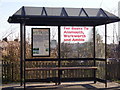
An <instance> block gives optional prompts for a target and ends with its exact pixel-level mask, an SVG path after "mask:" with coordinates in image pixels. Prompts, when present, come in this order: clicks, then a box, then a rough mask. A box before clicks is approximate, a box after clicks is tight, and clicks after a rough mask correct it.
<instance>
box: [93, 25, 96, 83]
mask: <svg viewBox="0 0 120 90" xmlns="http://www.w3.org/2000/svg"><path fill="white" fill-rule="evenodd" d="M93 44H94V45H93V46H94V48H93V49H94V50H93V58H94V66H96V60H95V57H96V52H95V26H93ZM94 83H96V70H94Z"/></svg>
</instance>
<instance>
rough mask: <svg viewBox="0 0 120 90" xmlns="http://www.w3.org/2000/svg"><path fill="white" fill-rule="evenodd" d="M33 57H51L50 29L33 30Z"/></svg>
mask: <svg viewBox="0 0 120 90" xmlns="http://www.w3.org/2000/svg"><path fill="white" fill-rule="evenodd" d="M32 56H33V57H34V56H35V57H38V56H50V28H32Z"/></svg>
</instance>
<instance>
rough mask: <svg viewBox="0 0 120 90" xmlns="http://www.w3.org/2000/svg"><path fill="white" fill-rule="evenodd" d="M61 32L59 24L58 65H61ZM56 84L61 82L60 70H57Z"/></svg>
mask: <svg viewBox="0 0 120 90" xmlns="http://www.w3.org/2000/svg"><path fill="white" fill-rule="evenodd" d="M60 36H61V32H60V26H58V59H59V60H58V67H61V60H60V41H61V37H60ZM58 84H61V70H58Z"/></svg>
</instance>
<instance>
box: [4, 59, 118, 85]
mask: <svg viewBox="0 0 120 90" xmlns="http://www.w3.org/2000/svg"><path fill="white" fill-rule="evenodd" d="M92 64H93V60H91V61H74V60H73V61H62V63H61V66H84V65H85V66H89V65H92ZM104 64H105V63H104V62H101V61H98V62H96V65H97V66H99V68H98V71H97V73H96V76H97V77H99V78H104V74H105V70H104V68H105V67H104V66H105V65H104ZM26 65H27V67H56V66H58V63H57V61H33V62H26ZM26 75H27V79H44V78H47V77H57V75H58V71H30V72H27V73H26ZM91 76H93V71H92V70H65V71H63V73H62V77H63V78H72V77H76V78H84V77H91ZM107 79H108V80H118V79H120V62H108V64H107ZM2 81H3V83H9V82H19V81H20V62H19V61H14V62H11V61H2Z"/></svg>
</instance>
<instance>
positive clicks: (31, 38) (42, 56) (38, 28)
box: [31, 28, 50, 57]
mask: <svg viewBox="0 0 120 90" xmlns="http://www.w3.org/2000/svg"><path fill="white" fill-rule="evenodd" d="M34 29H48V32H49V55H35V56H34V55H33V30H34ZM31 32H32V33H31V42H32V43H31V54H32V55H31V56H32V57H50V28H32V30H31Z"/></svg>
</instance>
